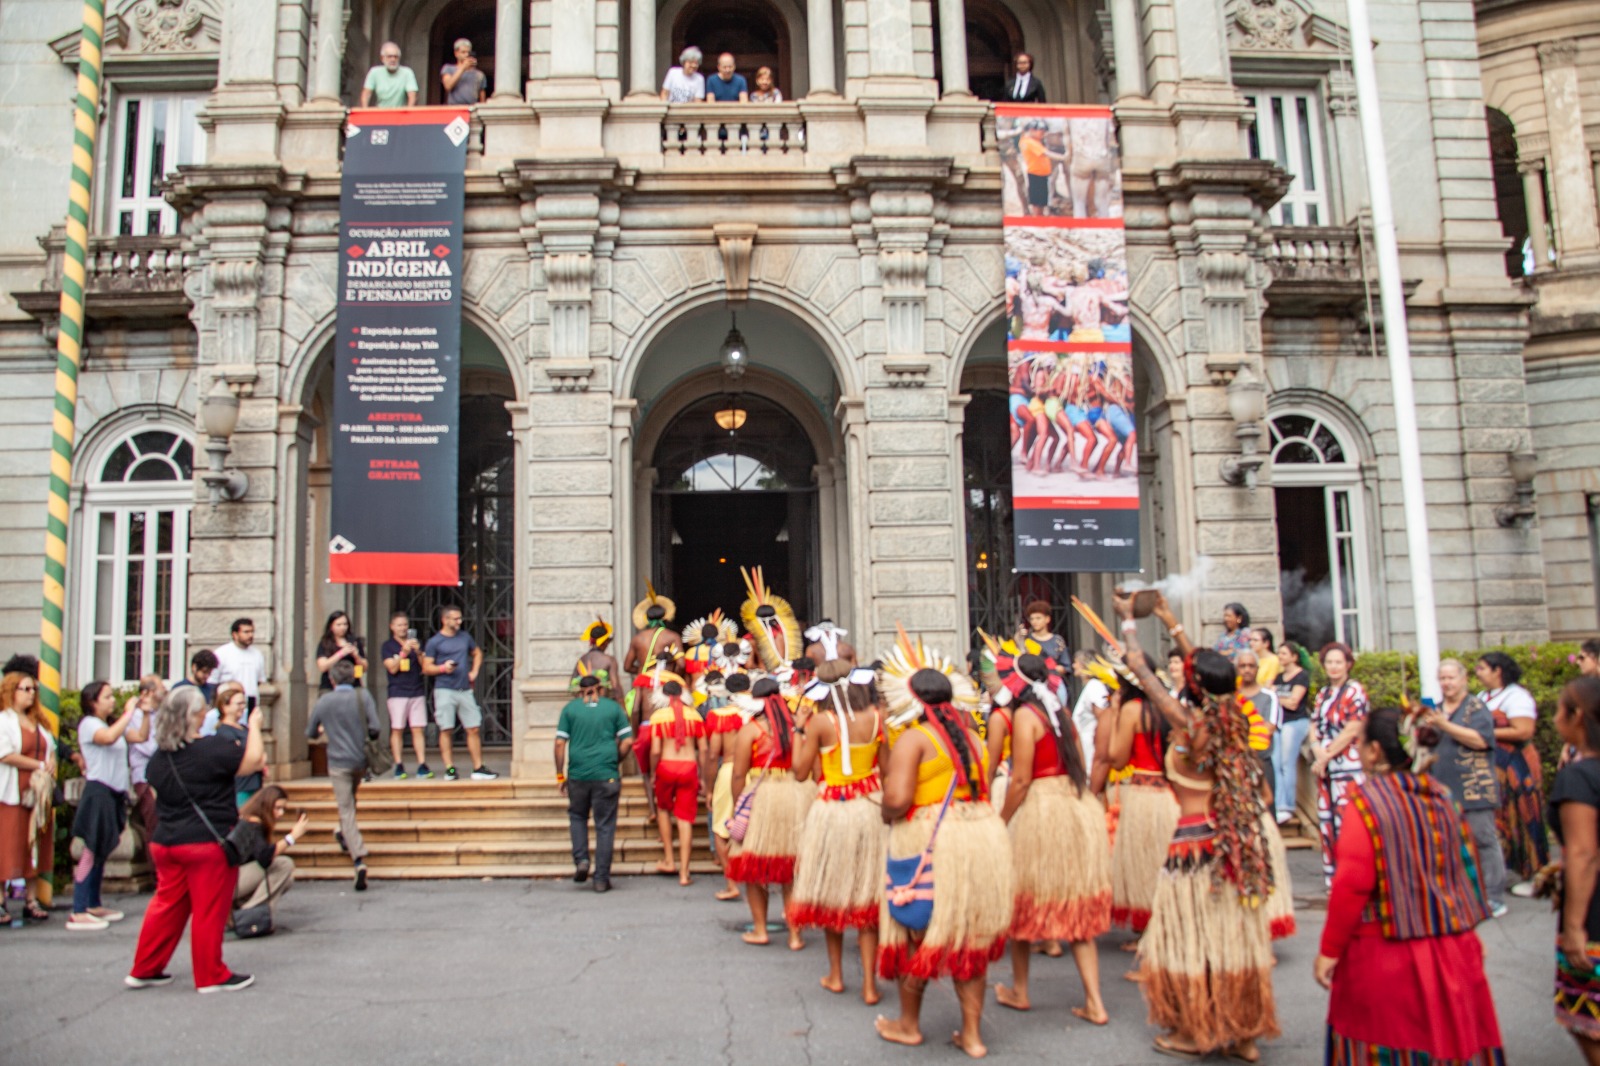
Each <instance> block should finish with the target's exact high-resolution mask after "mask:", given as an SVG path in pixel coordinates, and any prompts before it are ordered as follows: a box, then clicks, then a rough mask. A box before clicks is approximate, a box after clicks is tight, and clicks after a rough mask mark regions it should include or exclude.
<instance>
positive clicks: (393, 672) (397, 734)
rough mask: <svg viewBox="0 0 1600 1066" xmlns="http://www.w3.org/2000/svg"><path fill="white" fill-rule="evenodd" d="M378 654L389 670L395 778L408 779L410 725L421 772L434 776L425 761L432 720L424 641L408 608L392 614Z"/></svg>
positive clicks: (390, 735)
mask: <svg viewBox="0 0 1600 1066" xmlns="http://www.w3.org/2000/svg"><path fill="white" fill-rule="evenodd" d="M378 655H379V657H380V658H382V659H383V667H384V669H385V670H387V671H388V672H389V699H388V704H389V750H390V751H392V752H393V753H394V776H395V780H397V781H404V780H405V779H406V762H405V760H404V759H403V758H401V756H402V755H403V754H404V752H405V731H406V728H407V727H408V726H409V727H410V729H411V750H412V751H413V752H415V753H416V756H417V776H418V777H421V778H429V777H432V776H433V771H432V770H430V769H428V764H427V763H426V762H424V761H423V760H424V759H425V758H426V757H427V747H428V745H427V739H426V737H425V736H424V733H423V730H424V728H425V727H426V726H427V724H428V690H427V681H426V679H425V678H424V677H423V674H422V645H421V644H419V643H418V642H417V631H416V630H415V629H412V628H411V619H410V618H409V617H408V616H407V615H406V613H405V612H404V611H396V612H395V613H394V614H392V615H390V616H389V639H388V640H386V641H384V642H383V647H382V648H381V649H379V651H378Z"/></svg>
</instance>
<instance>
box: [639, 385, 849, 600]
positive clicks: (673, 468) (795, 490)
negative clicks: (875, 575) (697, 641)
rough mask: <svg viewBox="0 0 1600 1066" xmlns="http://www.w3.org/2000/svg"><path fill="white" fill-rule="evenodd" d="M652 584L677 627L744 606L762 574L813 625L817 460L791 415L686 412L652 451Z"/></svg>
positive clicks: (699, 406)
mask: <svg viewBox="0 0 1600 1066" xmlns="http://www.w3.org/2000/svg"><path fill="white" fill-rule="evenodd" d="M654 466H655V472H656V488H655V491H654V493H653V494H652V508H651V545H652V556H653V558H654V559H655V565H654V566H653V568H652V569H653V570H654V572H655V574H656V578H655V580H656V581H657V582H659V583H660V585H661V586H662V591H663V592H665V593H666V594H667V595H669V596H671V597H673V598H674V599H675V600H676V601H677V604H678V610H679V616H678V621H679V623H680V624H682V623H686V622H688V621H689V620H690V619H694V618H699V617H701V616H703V615H706V614H708V613H710V612H711V611H712V610H714V609H716V608H718V607H720V608H722V610H723V611H724V612H731V611H733V610H734V609H736V608H737V607H738V605H739V604H740V603H742V602H743V601H744V598H745V595H746V593H745V587H744V580H743V578H742V577H741V575H740V573H739V571H740V568H741V567H743V568H753V567H757V566H759V567H761V568H762V571H763V573H764V576H765V578H766V580H767V582H768V584H769V585H770V586H771V587H772V588H773V589H775V590H777V591H778V592H779V594H780V595H782V596H784V597H785V598H786V599H788V600H789V602H790V603H791V604H792V605H793V606H794V609H795V611H796V613H797V614H799V616H800V617H801V618H802V619H816V618H818V617H820V611H821V609H822V605H821V596H820V591H821V590H820V589H819V588H818V581H817V573H818V565H817V554H818V541H819V539H820V529H819V527H818V521H817V518H818V515H817V486H816V476H815V468H816V454H815V452H814V450H813V449H812V447H811V444H810V442H809V441H808V440H807V439H806V434H805V430H804V429H802V428H801V426H800V424H799V422H797V421H796V420H795V418H794V416H793V415H791V414H789V412H787V411H785V410H784V409H783V407H781V406H780V405H779V404H777V403H774V402H773V401H771V400H769V399H766V398H764V397H761V396H758V395H751V394H743V393H734V392H729V393H728V394H726V395H723V396H708V397H706V398H705V399H702V400H698V401H696V402H694V403H692V404H690V405H689V406H688V407H685V408H684V409H683V410H682V411H681V412H680V413H679V414H678V415H677V417H676V418H674V419H673V420H672V423H671V425H670V426H669V428H668V429H667V431H666V433H665V434H664V435H663V436H662V437H661V440H660V442H659V443H658V444H657V445H656V451H655V458H654Z"/></svg>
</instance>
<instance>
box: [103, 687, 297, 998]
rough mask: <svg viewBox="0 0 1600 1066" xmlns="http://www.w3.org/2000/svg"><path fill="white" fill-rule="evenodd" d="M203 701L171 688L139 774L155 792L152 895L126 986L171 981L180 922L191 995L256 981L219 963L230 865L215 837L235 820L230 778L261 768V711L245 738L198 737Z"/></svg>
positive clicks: (231, 881) (234, 875)
mask: <svg viewBox="0 0 1600 1066" xmlns="http://www.w3.org/2000/svg"><path fill="white" fill-rule="evenodd" d="M205 714H206V703H205V697H203V696H202V695H201V694H200V690H199V689H198V688H196V687H193V686H189V687H185V688H175V689H173V690H172V691H171V692H169V693H168V694H167V697H166V699H164V700H162V701H161V708H160V710H158V711H157V712H156V718H155V734H156V749H157V750H156V754H155V755H153V756H152V757H151V759H150V765H149V766H148V767H147V768H146V778H147V780H148V781H149V782H150V786H151V787H152V788H154V789H155V790H156V834H155V837H154V839H152V840H151V842H150V858H151V860H152V861H153V862H154V863H155V866H156V894H155V898H154V899H152V900H151V901H150V906H149V907H148V908H147V909H146V910H145V912H144V924H143V926H142V927H141V928H140V929H139V947H138V949H137V951H136V952H135V954H134V958H133V970H132V971H131V972H130V973H129V974H128V975H127V977H125V978H123V983H124V984H126V985H127V986H128V987H129V988H150V987H152V986H155V985H167V984H171V983H172V975H171V974H169V973H167V972H166V967H167V963H168V962H169V961H171V959H172V953H173V952H174V951H176V950H177V947H178V942H179V941H180V940H182V939H183V927H184V926H185V925H187V926H189V951H190V955H191V957H192V959H193V964H194V986H195V990H196V991H198V992H237V991H239V990H240V989H244V988H249V987H250V985H251V984H253V983H254V982H255V978H254V977H252V976H250V975H249V974H242V973H234V972H232V971H231V970H229V969H228V967H227V965H226V964H225V963H224V962H223V961H222V934H223V930H224V929H225V928H226V926H227V922H228V912H229V911H230V910H231V909H232V906H233V893H234V888H235V887H236V885H237V884H238V879H239V871H238V869H237V868H236V867H235V866H233V865H232V863H231V862H230V860H229V857H228V850H227V848H226V847H224V844H223V841H224V839H225V836H226V834H228V833H230V832H231V831H232V830H233V827H234V824H235V823H236V822H237V821H238V820H239V808H238V807H237V806H235V804H234V788H233V781H234V778H235V777H237V776H240V775H244V774H252V773H255V772H256V771H258V770H260V769H261V768H262V767H263V766H265V765H266V764H267V758H266V749H265V748H264V747H263V745H262V742H261V719H262V716H261V715H258V714H253V715H251V716H250V724H249V726H248V731H247V732H246V734H245V740H244V741H243V742H242V743H241V742H240V741H237V740H234V739H233V738H231V737H223V736H210V737H202V736H201V735H200V723H201V722H202V721H203V720H204V719H205Z"/></svg>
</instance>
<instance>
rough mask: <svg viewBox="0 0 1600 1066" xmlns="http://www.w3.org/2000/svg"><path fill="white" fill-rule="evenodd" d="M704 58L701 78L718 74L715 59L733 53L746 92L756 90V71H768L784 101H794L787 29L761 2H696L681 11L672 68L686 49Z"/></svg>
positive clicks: (676, 30) (674, 27) (740, 0)
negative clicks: (761, 69) (768, 69)
mask: <svg viewBox="0 0 1600 1066" xmlns="http://www.w3.org/2000/svg"><path fill="white" fill-rule="evenodd" d="M691 44H692V45H694V46H695V47H697V48H699V49H700V51H702V52H703V53H705V59H704V61H703V62H702V63H701V64H700V73H702V74H704V75H705V76H706V77H710V76H711V75H713V74H715V73H716V72H717V56H719V55H721V54H722V53H723V52H731V53H733V59H734V70H736V71H737V72H738V73H740V74H743V75H744V77H745V81H747V82H749V83H750V88H751V89H754V88H755V87H756V71H757V70H759V69H760V68H762V67H771V68H772V76H773V78H774V79H775V81H776V82H777V86H778V88H779V89H782V90H783V98H784V99H785V100H792V99H794V98H795V97H797V96H798V95H799V94H798V93H796V92H795V91H794V83H793V81H792V80H791V75H792V73H793V71H792V69H791V67H790V57H789V33H788V27H787V24H786V23H785V22H784V20H783V16H782V15H780V14H779V13H778V11H777V9H776V8H774V7H773V6H772V5H771V4H769V3H766V2H765V0H756V2H754V3H752V2H751V0H698V2H697V3H690V4H689V5H687V6H686V7H684V9H683V12H682V13H681V14H680V15H679V16H678V18H677V21H676V22H675V23H674V24H673V27H672V56H671V59H672V65H673V66H676V65H677V63H678V56H679V55H680V54H682V52H683V50H684V49H685V48H686V47H688V46H689V45H691Z"/></svg>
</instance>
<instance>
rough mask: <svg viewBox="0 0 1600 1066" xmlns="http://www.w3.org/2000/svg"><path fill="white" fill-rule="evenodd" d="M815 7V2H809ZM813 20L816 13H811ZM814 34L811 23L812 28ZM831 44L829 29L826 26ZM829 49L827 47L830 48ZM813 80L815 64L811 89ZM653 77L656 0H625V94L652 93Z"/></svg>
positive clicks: (656, 88)
mask: <svg viewBox="0 0 1600 1066" xmlns="http://www.w3.org/2000/svg"><path fill="white" fill-rule="evenodd" d="M812 7H816V3H815V2H813V3H812ZM811 18H812V19H813V21H814V20H815V18H816V16H815V15H814V14H813V15H812V16H811ZM812 33H813V34H815V33H816V30H815V27H813V29H812ZM829 44H830V45H831V44H832V30H829ZM830 50H831V49H830ZM816 55H817V47H816V44H815V37H813V43H812V46H811V56H812V58H811V62H812V63H813V64H815V63H816V61H817V60H816ZM816 84H817V75H816V70H815V66H813V69H812V74H811V85H812V88H813V91H815V87H816ZM659 89H660V85H659V80H658V79H657V78H656V0H628V95H629V96H652V97H653V96H655V95H656V93H657V92H658V91H659Z"/></svg>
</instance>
